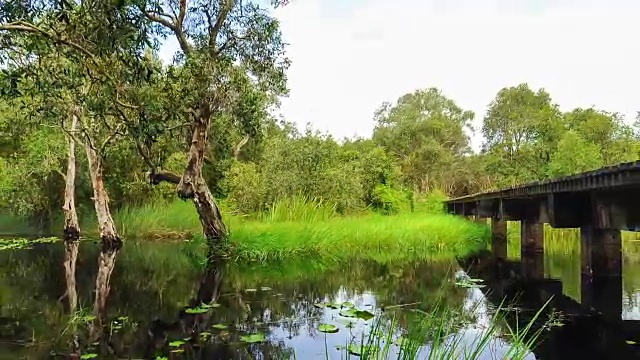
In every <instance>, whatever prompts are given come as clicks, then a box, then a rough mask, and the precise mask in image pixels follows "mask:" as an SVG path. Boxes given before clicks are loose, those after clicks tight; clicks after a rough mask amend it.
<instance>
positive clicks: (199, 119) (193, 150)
mask: <svg viewBox="0 0 640 360" xmlns="http://www.w3.org/2000/svg"><path fill="white" fill-rule="evenodd" d="M210 121H211V107H210V105H209V104H208V103H206V102H203V103H202V104H201V105H200V109H198V112H197V116H196V118H195V124H194V128H193V136H192V138H191V146H190V147H189V161H188V163H187V167H186V168H185V170H184V173H183V174H182V179H180V183H179V184H178V196H179V197H180V198H182V199H193V203H194V205H195V206H196V210H197V211H198V217H199V218H200V223H201V224H202V229H203V231H204V234H205V236H206V237H207V239H208V240H209V241H210V242H212V243H213V242H214V241H215V240H221V239H224V238H225V237H226V236H227V228H226V226H225V224H224V221H223V220H222V214H221V213H220V209H219V208H218V205H217V204H216V201H215V199H214V197H213V194H212V193H211V190H209V186H208V185H207V183H206V182H205V180H204V178H203V177H202V165H203V163H204V153H205V149H206V147H207V138H208V132H209V123H210Z"/></svg>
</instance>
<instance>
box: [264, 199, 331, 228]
mask: <svg viewBox="0 0 640 360" xmlns="http://www.w3.org/2000/svg"><path fill="white" fill-rule="evenodd" d="M336 208H337V206H336V204H335V203H331V202H328V201H324V200H322V199H315V198H314V199H308V198H306V197H302V196H296V197H291V198H284V199H282V200H280V201H277V202H275V203H274V204H273V205H271V207H270V208H269V210H268V211H266V212H265V213H263V214H260V215H259V219H260V220H262V221H265V222H270V223H274V222H282V221H304V222H316V221H322V220H329V219H332V218H334V217H336V216H337V215H338V213H337V211H336Z"/></svg>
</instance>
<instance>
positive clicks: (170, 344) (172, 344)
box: [169, 340, 184, 347]
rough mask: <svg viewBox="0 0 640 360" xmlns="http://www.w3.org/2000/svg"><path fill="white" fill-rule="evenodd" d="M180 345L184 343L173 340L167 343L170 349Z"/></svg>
mask: <svg viewBox="0 0 640 360" xmlns="http://www.w3.org/2000/svg"><path fill="white" fill-rule="evenodd" d="M182 345H184V341H182V340H175V341H172V342H170V343H169V346H170V347H180V346H182Z"/></svg>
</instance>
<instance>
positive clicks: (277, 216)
mask: <svg viewBox="0 0 640 360" xmlns="http://www.w3.org/2000/svg"><path fill="white" fill-rule="evenodd" d="M221 206H222V207H224V204H222V205H221ZM223 214H225V215H224V218H225V222H226V223H227V224H228V226H229V228H230V232H231V235H230V244H231V254H230V256H232V257H233V259H234V260H238V261H281V260H288V259H291V258H300V257H326V258H329V259H344V258H346V257H354V256H357V257H365V258H372V259H380V260H382V259H384V258H388V257H393V258H399V257H402V258H434V257H439V256H442V257H443V256H455V255H464V254H466V253H469V252H472V251H476V250H478V249H480V248H485V247H486V244H487V240H488V229H487V228H486V227H483V226H479V225H478V224H475V223H472V222H467V221H465V220H463V219H461V218H457V217H454V216H449V215H444V214H434V213H431V214H427V213H418V212H415V213H407V214H400V215H394V216H383V215H379V214H374V213H369V214H366V215H363V216H354V217H344V216H338V215H337V213H336V211H335V205H333V204H330V203H326V202H323V201H321V200H317V199H305V198H302V197H298V198H290V199H282V200H281V201H279V202H277V203H275V204H274V205H273V206H272V207H271V208H270V209H269V211H268V212H266V213H264V214H259V215H258V216H257V217H246V216H239V215H237V214H233V213H230V212H229V211H228V209H224V208H223ZM114 219H115V221H116V225H117V226H118V229H119V232H120V233H121V234H123V235H124V236H125V237H128V238H130V239H131V238H146V239H149V238H151V239H153V238H158V239H160V238H162V239H167V238H169V239H170V238H173V239H185V238H194V237H195V238H198V237H199V236H200V234H201V232H202V227H201V225H200V222H199V220H198V217H197V213H196V211H195V210H194V208H193V205H192V204H191V203H190V202H179V201H176V202H172V203H169V204H152V205H146V206H143V207H138V208H123V209H121V210H120V211H118V212H116V213H115V214H114Z"/></svg>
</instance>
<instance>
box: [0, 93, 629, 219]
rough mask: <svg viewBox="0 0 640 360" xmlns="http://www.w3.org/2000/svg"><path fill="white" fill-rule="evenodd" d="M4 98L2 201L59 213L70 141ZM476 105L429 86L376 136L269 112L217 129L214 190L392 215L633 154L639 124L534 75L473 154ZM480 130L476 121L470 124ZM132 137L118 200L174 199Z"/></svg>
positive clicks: (489, 124) (182, 151)
mask: <svg viewBox="0 0 640 360" xmlns="http://www.w3.org/2000/svg"><path fill="white" fill-rule="evenodd" d="M15 100H16V99H12V98H10V97H7V96H4V97H3V98H2V102H0V109H2V110H1V111H0V173H1V174H2V176H1V177H0V206H1V207H2V209H3V211H8V212H11V213H12V214H16V215H20V216H29V217H45V218H51V217H53V216H55V214H56V213H59V209H60V208H61V204H62V202H63V195H64V194H63V189H64V176H63V175H64V171H65V168H66V163H67V141H66V135H65V133H64V132H62V131H60V130H59V129H58V128H56V126H55V124H52V125H50V126H48V125H47V124H46V123H42V122H38V121H35V122H34V121H33V119H32V120H29V116H30V115H29V114H28V113H27V112H25V111H24V110H22V109H21V108H20V107H19V106H16V101H15ZM474 116H475V114H474V113H473V112H471V111H468V110H464V109H462V108H460V107H459V106H458V105H457V104H456V103H455V101H454V100H452V99H449V98H447V97H445V96H444V95H443V94H442V93H441V92H440V90H438V89H435V88H429V89H425V90H417V91H415V92H413V93H410V94H406V95H403V96H402V97H400V98H399V99H398V100H397V101H396V102H395V103H393V104H392V103H385V104H382V105H381V106H380V108H379V109H378V110H377V111H376V112H375V116H374V117H373V121H374V122H375V130H374V131H373V136H372V137H371V138H355V139H341V140H337V139H335V138H333V137H332V136H330V135H327V134H323V133H320V132H317V131H313V130H312V129H311V128H307V129H306V130H305V131H299V130H298V129H297V128H296V126H295V125H294V124H292V123H289V122H283V121H277V120H276V119H274V118H273V117H271V116H269V115H268V113H266V112H265V113H263V114H261V117H260V119H258V121H259V124H257V127H258V128H259V130H258V131H257V132H256V133H255V134H253V135H252V136H244V135H241V134H239V133H237V131H235V129H234V128H233V127H230V126H220V128H219V130H218V131H215V134H216V135H215V136H212V137H211V138H210V139H209V144H208V148H207V155H206V163H205V166H204V171H205V174H204V176H205V179H206V180H207V182H208V183H209V184H210V185H211V187H212V189H213V193H214V195H215V196H216V197H217V198H224V199H226V200H227V202H228V203H229V205H230V206H231V207H232V208H233V209H234V210H235V211H238V212H240V213H243V214H251V213H254V212H259V211H264V210H267V209H268V208H269V206H270V205H271V204H273V203H274V202H275V201H277V200H278V199H281V198H284V197H291V196H299V195H302V196H306V197H309V198H316V199H322V200H324V201H329V202H332V203H335V204H336V206H337V209H338V211H339V212H341V213H345V214H347V213H353V212H358V211H361V210H363V209H364V208H367V207H369V208H372V209H375V210H378V211H382V212H385V213H393V212H397V211H400V210H402V209H403V208H407V207H410V204H411V201H412V199H418V198H420V197H422V196H425V195H426V194H428V193H430V192H434V191H437V192H441V193H443V194H446V195H448V196H461V195H466V194H469V193H473V192H478V191H484V190H488V189H492V188H500V187H505V186H511V185H515V184H519V183H523V182H527V181H534V180H542V179H547V178H553V177H558V176H563V175H568V174H572V173H576V172H581V171H587V170H590V169H596V168H599V167H602V166H606V165H610V164H616V163H620V162H627V161H635V160H637V159H638V157H639V153H640V137H639V132H638V127H637V126H632V125H628V124H626V123H625V122H624V121H623V118H622V117H621V116H620V115H619V114H616V113H609V112H605V111H601V110H598V109H594V108H589V109H574V110H572V111H569V112H566V113H563V112H561V111H560V110H559V108H558V105H556V104H554V103H553V101H552V99H551V97H550V95H549V94H548V93H546V92H545V91H544V90H542V89H540V90H532V89H530V88H529V87H528V86H527V85H526V84H521V85H518V86H515V87H507V88H504V89H502V90H501V91H500V92H499V93H498V94H497V95H496V97H495V99H494V100H493V101H492V102H491V104H489V106H488V109H487V113H486V115H485V117H484V119H483V125H482V128H481V129H478V130H475V131H480V132H481V134H482V136H483V138H484V142H483V145H482V150H481V152H480V153H474V152H473V151H472V150H471V147H470V139H469V136H468V135H467V133H468V132H466V131H465V129H470V127H471V121H472V120H473V119H474ZM471 131H474V130H471ZM183 137H184V136H170V137H166V138H163V139H162V142H159V143H157V144H156V145H155V146H156V147H157V148H161V150H160V151H159V152H160V153H161V154H162V156H161V163H160V167H161V168H162V169H168V170H171V171H175V172H179V171H180V169H181V167H183V166H184V163H185V162H186V161H187V150H188V149H186V148H185V141H184V139H183ZM135 146H136V144H135V143H134V142H132V141H129V140H127V139H126V138H123V139H119V140H117V141H114V142H113V144H111V145H110V146H109V147H108V148H106V149H105V153H104V156H105V160H104V164H105V170H104V175H105V182H106V187H107V189H108V193H109V196H110V199H111V202H112V206H113V207H115V208H118V207H122V206H124V205H129V206H137V205H143V204H145V203H149V202H159V201H171V200H172V199H173V197H174V193H175V190H174V188H175V185H171V184H161V185H160V186H153V185H151V184H150V183H149V178H148V175H147V174H146V168H145V163H144V159H142V158H141V157H140V156H139V154H138V152H137V151H136V148H135ZM85 158H86V155H84V154H83V153H82V152H79V153H78V161H77V166H78V183H77V194H78V197H79V199H80V200H79V206H80V207H81V208H83V211H84V210H86V211H89V212H90V211H91V207H92V206H93V204H92V202H91V197H92V196H93V195H92V188H91V181H90V178H89V173H88V171H87V169H86V165H85V164H87V162H86V160H85Z"/></svg>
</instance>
